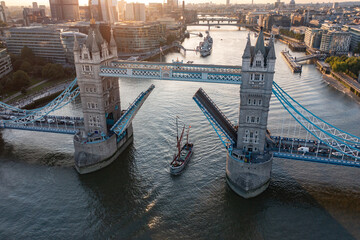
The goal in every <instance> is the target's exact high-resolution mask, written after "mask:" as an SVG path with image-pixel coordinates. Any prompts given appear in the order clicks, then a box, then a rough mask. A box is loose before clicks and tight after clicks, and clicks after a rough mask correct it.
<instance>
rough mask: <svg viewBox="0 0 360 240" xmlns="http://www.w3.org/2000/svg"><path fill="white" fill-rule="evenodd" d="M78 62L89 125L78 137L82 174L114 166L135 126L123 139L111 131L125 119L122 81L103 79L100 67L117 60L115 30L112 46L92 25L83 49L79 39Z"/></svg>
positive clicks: (78, 163)
mask: <svg viewBox="0 0 360 240" xmlns="http://www.w3.org/2000/svg"><path fill="white" fill-rule="evenodd" d="M74 60H75V67H76V75H77V82H78V85H79V88H80V97H81V104H82V109H83V115H84V126H85V128H84V130H81V131H80V132H79V133H78V134H76V135H75V137H74V146H75V167H76V169H77V170H78V172H79V173H88V172H93V171H96V170H98V169H100V168H103V167H104V166H106V165H108V164H110V163H111V162H112V161H113V160H114V159H115V158H116V157H117V156H118V155H119V154H120V152H121V151H122V150H121V149H124V148H125V147H126V146H125V145H127V144H129V142H130V141H128V140H129V139H130V138H131V139H132V126H130V127H129V128H128V129H127V131H126V132H125V135H124V136H121V138H120V137H117V136H116V134H113V133H111V132H110V131H109V129H110V128H111V126H112V125H113V124H114V123H115V122H116V121H117V120H118V119H119V118H120V116H121V105H120V91H119V82H118V78H114V77H101V76H100V67H101V66H109V65H110V62H111V61H114V60H117V48H116V43H115V40H114V36H113V31H111V39H110V43H108V42H107V41H106V40H104V38H103V37H102V35H101V33H100V31H99V29H98V27H97V26H96V24H95V23H94V22H92V23H91V25H90V30H89V34H88V38H87V41H86V43H85V44H83V46H81V47H80V46H79V43H78V42H77V40H76V38H75V42H74Z"/></svg>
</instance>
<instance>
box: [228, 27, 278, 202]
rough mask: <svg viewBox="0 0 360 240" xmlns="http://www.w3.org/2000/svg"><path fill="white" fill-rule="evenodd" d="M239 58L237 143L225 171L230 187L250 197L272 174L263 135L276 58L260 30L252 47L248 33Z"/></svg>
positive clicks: (270, 160)
mask: <svg viewBox="0 0 360 240" xmlns="http://www.w3.org/2000/svg"><path fill="white" fill-rule="evenodd" d="M242 58H243V62H242V73H241V74H242V77H241V79H242V85H241V89H240V116H239V128H238V133H237V143H236V148H235V149H234V150H233V153H232V155H231V156H229V155H228V157H227V162H226V173H227V181H228V183H229V186H230V187H231V188H232V189H233V190H234V191H235V192H236V193H238V194H239V195H241V196H243V197H245V198H249V197H254V196H257V195H258V194H260V193H261V192H263V191H264V190H265V189H266V188H267V187H268V185H269V181H270V177H271V167H272V156H271V155H270V154H268V153H267V151H266V135H267V121H268V112H269V104H270V98H271V93H272V83H273V78H274V69H275V60H276V56H275V49H274V43H273V39H272V38H271V39H270V41H269V44H268V46H267V47H266V46H265V44H264V35H263V31H262V29H261V31H260V33H259V36H258V39H257V41H256V44H255V46H251V42H250V36H249V37H248V39H247V43H246V47H245V50H244V54H243V56H242Z"/></svg>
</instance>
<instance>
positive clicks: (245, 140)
mask: <svg viewBox="0 0 360 240" xmlns="http://www.w3.org/2000/svg"><path fill="white" fill-rule="evenodd" d="M249 135H250V131H249V130H245V136H244V143H248V142H249Z"/></svg>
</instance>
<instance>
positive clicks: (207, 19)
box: [196, 17, 239, 22]
mask: <svg viewBox="0 0 360 240" xmlns="http://www.w3.org/2000/svg"><path fill="white" fill-rule="evenodd" d="M196 21H197V22H221V21H223V22H238V21H239V19H238V18H206V17H204V18H197V20H196Z"/></svg>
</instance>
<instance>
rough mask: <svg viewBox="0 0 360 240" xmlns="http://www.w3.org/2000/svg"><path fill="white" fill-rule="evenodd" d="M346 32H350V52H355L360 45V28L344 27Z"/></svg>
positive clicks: (356, 26)
mask: <svg viewBox="0 0 360 240" xmlns="http://www.w3.org/2000/svg"><path fill="white" fill-rule="evenodd" d="M343 30H344V31H348V32H349V33H350V35H351V42H350V50H351V51H354V50H355V49H356V48H357V47H358V44H359V43H360V26H358V25H346V26H344V27H343Z"/></svg>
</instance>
